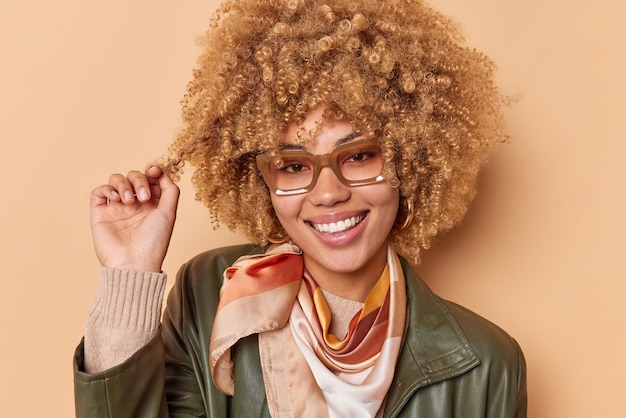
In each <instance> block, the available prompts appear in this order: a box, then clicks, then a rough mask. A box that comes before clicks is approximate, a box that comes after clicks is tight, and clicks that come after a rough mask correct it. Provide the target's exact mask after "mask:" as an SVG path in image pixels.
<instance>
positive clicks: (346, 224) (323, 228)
mask: <svg viewBox="0 0 626 418" xmlns="http://www.w3.org/2000/svg"><path fill="white" fill-rule="evenodd" d="M366 216H367V214H362V215H359V216H352V217H350V218H346V219H344V220H342V221H338V222H331V223H327V224H316V223H313V222H309V225H311V227H312V228H313V229H315V230H316V231H317V232H321V233H322V234H334V233H337V232H344V231H347V230H349V229H352V228H354V227H355V226H357V225H358V224H360V223H361V222H363V220H364V219H365V218H366Z"/></svg>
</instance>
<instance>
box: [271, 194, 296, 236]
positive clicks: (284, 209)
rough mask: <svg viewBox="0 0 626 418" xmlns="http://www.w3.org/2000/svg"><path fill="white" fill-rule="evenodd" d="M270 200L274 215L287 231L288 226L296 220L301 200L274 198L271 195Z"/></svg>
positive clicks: (283, 197)
mask: <svg viewBox="0 0 626 418" xmlns="http://www.w3.org/2000/svg"><path fill="white" fill-rule="evenodd" d="M271 199H272V206H273V207H274V213H276V216H277V217H278V220H279V221H280V223H281V224H282V225H283V227H284V228H285V229H287V228H288V225H289V224H290V223H291V222H295V221H296V220H297V218H298V214H299V213H300V207H301V206H302V203H301V202H300V201H301V198H300V197H299V196H276V195H274V194H272V196H271Z"/></svg>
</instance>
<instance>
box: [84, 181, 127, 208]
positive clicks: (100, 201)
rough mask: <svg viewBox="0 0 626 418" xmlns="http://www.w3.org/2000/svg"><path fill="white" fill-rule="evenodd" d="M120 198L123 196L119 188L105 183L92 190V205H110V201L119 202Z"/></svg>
mask: <svg viewBox="0 0 626 418" xmlns="http://www.w3.org/2000/svg"><path fill="white" fill-rule="evenodd" d="M120 200H121V197H120V194H119V193H118V192H117V190H115V189H114V188H113V187H111V186H110V185H108V184H104V185H101V186H98V187H96V188H95V189H93V190H92V191H91V195H90V206H91V207H96V206H103V205H108V204H109V202H119V201H120Z"/></svg>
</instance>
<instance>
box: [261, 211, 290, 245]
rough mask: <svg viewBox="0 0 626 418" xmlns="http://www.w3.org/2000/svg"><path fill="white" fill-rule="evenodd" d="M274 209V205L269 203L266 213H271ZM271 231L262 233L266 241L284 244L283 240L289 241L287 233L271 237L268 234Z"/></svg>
mask: <svg viewBox="0 0 626 418" xmlns="http://www.w3.org/2000/svg"><path fill="white" fill-rule="evenodd" d="M273 211H274V207H273V206H272V205H269V206H268V208H267V213H272V212H273ZM270 234H271V232H270V233H269V234H268V233H263V238H265V239H266V240H267V242H269V243H271V244H284V243H285V242H287V241H289V234H287V233H285V235H283V236H278V237H273V236H271V235H270Z"/></svg>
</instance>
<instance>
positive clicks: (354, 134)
mask: <svg viewBox="0 0 626 418" xmlns="http://www.w3.org/2000/svg"><path fill="white" fill-rule="evenodd" d="M362 135H363V134H362V133H361V132H352V133H349V134H348V135H346V136H344V137H342V138H339V139H338V140H337V141H335V146H339V145H343V144H345V143H348V142H350V141H352V140H353V139H355V138H358V137H360V136H362ZM280 149H282V150H290V149H295V150H302V149H304V146H303V145H302V144H281V146H280Z"/></svg>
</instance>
